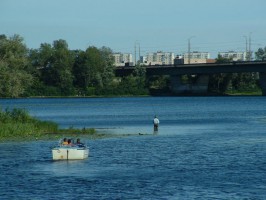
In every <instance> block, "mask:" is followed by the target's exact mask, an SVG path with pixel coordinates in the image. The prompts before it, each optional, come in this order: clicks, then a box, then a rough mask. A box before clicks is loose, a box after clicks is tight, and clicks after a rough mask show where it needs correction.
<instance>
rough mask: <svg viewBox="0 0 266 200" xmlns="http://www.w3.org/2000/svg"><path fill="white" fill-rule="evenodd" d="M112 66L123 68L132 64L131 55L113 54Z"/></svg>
mask: <svg viewBox="0 0 266 200" xmlns="http://www.w3.org/2000/svg"><path fill="white" fill-rule="evenodd" d="M113 57H114V64H115V66H117V67H119V66H125V64H126V63H132V61H133V59H132V54H130V53H114V54H113Z"/></svg>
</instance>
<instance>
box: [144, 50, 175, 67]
mask: <svg viewBox="0 0 266 200" xmlns="http://www.w3.org/2000/svg"><path fill="white" fill-rule="evenodd" d="M174 59H175V55H174V53H172V52H162V51H158V52H156V53H147V54H146V56H141V57H140V63H141V64H143V65H173V64H174Z"/></svg>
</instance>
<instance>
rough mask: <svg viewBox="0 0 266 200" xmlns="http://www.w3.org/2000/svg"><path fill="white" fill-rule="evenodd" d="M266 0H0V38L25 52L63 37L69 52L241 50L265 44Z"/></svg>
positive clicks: (142, 53) (254, 49)
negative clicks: (17, 41)
mask: <svg viewBox="0 0 266 200" xmlns="http://www.w3.org/2000/svg"><path fill="white" fill-rule="evenodd" d="M265 8H266V1H265V0H75V1H73V0H45V1H44V0H0V34H5V35H6V36H8V37H11V36H13V35H14V34H18V35H20V36H21V37H23V38H24V43H25V44H26V46H27V47H28V48H35V49H38V48H39V47H40V45H41V44H42V43H49V44H53V41H55V40H59V39H63V40H66V42H67V43H68V46H69V49H71V50H75V49H81V50H86V48H88V47H89V46H96V47H98V48H100V47H102V46H105V47H109V48H111V49H112V50H113V51H114V52H121V53H132V54H133V55H134V54H135V53H134V52H135V47H136V49H137V54H138V51H139V49H140V54H141V55H145V54H146V53H150V52H157V51H164V52H173V53H175V55H181V54H183V53H186V52H187V51H188V41H189V40H190V45H191V51H200V52H209V53H210V54H211V58H216V57H217V53H218V52H223V51H242V52H243V51H245V50H246V41H248V43H249V38H250V39H251V43H250V44H251V50H252V51H257V50H258V48H261V47H265V46H266V12H265Z"/></svg>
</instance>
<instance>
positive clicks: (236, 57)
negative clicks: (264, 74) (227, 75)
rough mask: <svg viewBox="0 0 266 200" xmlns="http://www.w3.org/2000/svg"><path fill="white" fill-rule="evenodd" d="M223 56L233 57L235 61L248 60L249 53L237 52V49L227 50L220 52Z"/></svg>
mask: <svg viewBox="0 0 266 200" xmlns="http://www.w3.org/2000/svg"><path fill="white" fill-rule="evenodd" d="M218 55H220V56H221V57H223V58H227V59H232V60H233V61H247V59H248V53H247V52H235V51H227V52H219V53H218Z"/></svg>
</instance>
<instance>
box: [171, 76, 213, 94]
mask: <svg viewBox="0 0 266 200" xmlns="http://www.w3.org/2000/svg"><path fill="white" fill-rule="evenodd" d="M208 84H209V75H197V76H196V77H195V80H194V81H193V83H183V82H182V76H181V75H176V76H171V90H172V92H173V93H174V94H184V93H189V94H206V93H207V91H208Z"/></svg>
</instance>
